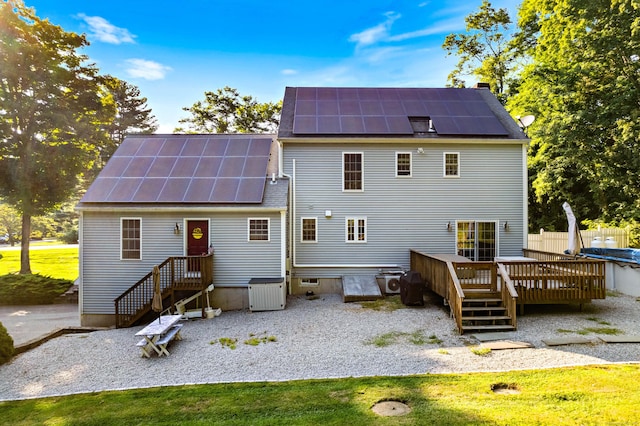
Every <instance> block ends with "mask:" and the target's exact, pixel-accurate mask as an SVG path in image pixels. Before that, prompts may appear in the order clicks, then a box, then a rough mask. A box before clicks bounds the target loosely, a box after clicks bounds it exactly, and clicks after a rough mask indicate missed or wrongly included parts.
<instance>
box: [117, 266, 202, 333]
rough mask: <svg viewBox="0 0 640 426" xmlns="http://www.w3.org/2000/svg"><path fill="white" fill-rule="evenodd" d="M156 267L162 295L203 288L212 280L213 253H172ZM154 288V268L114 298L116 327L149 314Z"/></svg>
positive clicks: (128, 324)
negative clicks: (181, 254)
mask: <svg viewBox="0 0 640 426" xmlns="http://www.w3.org/2000/svg"><path fill="white" fill-rule="evenodd" d="M158 267H159V269H160V276H159V278H160V289H161V290H162V296H163V298H165V297H167V296H169V295H173V292H174V291H177V290H193V291H202V290H204V289H205V288H206V287H207V286H208V285H210V284H212V283H213V255H206V256H174V257H170V258H168V259H167V260H165V261H164V262H162V263H161V264H159V265H158ZM153 291H154V285H153V271H150V272H149V273H148V274H147V275H145V276H144V277H143V278H142V279H140V280H139V281H138V282H137V283H135V284H134V285H132V286H131V287H130V288H129V289H127V290H126V291H125V292H124V293H122V294H121V295H120V296H118V297H117V298H116V299H115V300H114V302H115V315H116V327H117V328H121V327H129V326H131V325H132V324H133V323H135V322H136V321H138V320H139V319H140V318H142V317H143V316H144V315H145V314H146V313H148V312H149V311H150V310H151V302H152V300H153ZM203 294H204V293H203ZM172 302H173V300H172Z"/></svg>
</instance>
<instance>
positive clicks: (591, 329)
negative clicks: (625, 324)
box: [578, 327, 624, 336]
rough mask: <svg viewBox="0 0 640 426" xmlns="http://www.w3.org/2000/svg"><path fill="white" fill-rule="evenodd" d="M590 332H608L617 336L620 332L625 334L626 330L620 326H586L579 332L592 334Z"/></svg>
mask: <svg viewBox="0 0 640 426" xmlns="http://www.w3.org/2000/svg"><path fill="white" fill-rule="evenodd" d="M590 333H593V334H607V335H612V336H615V335H618V334H624V332H623V331H622V330H620V329H619V328H613V327H585V328H583V329H581V330H580V331H578V334H590Z"/></svg>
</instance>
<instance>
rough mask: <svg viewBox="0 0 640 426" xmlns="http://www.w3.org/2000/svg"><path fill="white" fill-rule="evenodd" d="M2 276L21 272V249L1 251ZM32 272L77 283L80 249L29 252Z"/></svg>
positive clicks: (68, 248) (69, 248)
mask: <svg viewBox="0 0 640 426" xmlns="http://www.w3.org/2000/svg"><path fill="white" fill-rule="evenodd" d="M0 254H1V255H2V258H1V259H0V276H1V275H6V274H16V273H18V272H20V249H14V250H6V249H4V250H3V249H0ZM29 259H30V263H31V272H32V273H34V274H40V275H44V276H48V277H53V278H61V279H66V280H71V281H75V279H76V278H78V247H77V246H76V247H65V248H46V249H38V250H30V251H29Z"/></svg>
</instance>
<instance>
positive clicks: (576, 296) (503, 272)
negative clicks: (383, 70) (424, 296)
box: [410, 250, 606, 332]
mask: <svg viewBox="0 0 640 426" xmlns="http://www.w3.org/2000/svg"><path fill="white" fill-rule="evenodd" d="M410 255H411V269H412V270H415V271H418V272H420V274H421V275H422V276H423V277H424V278H425V281H426V285H427V287H428V288H429V289H430V290H432V291H433V292H435V293H436V294H438V295H440V296H442V297H443V298H444V299H445V301H446V303H448V304H449V305H450V307H451V310H452V315H453V316H454V317H455V318H456V322H457V324H458V328H459V330H460V332H464V330H463V328H464V327H463V323H462V319H461V318H462V315H463V314H462V312H463V305H464V304H465V298H467V299H468V298H469V295H471V294H474V295H475V294H477V292H478V291H485V292H492V293H493V294H495V295H498V294H499V295H500V297H501V299H502V304H503V306H502V307H504V308H505V310H506V311H507V312H508V315H509V316H510V317H511V318H512V322H513V324H514V325H515V323H516V320H515V314H516V313H515V306H516V305H517V306H519V307H520V311H521V313H522V312H524V307H525V306H526V305H530V304H569V303H578V304H584V303H589V302H591V300H593V299H604V298H605V297H606V285H605V263H606V262H604V261H601V260H598V259H582V258H577V259H576V258H570V257H568V256H563V255H554V254H552V253H542V252H535V251H532V250H527V251H525V255H526V256H527V257H526V258H525V257H521V258H517V259H516V258H513V259H512V260H506V261H498V262H472V261H469V260H468V259H465V258H463V257H461V256H456V255H449V254H425V253H421V252H419V251H416V250H411V252H410Z"/></svg>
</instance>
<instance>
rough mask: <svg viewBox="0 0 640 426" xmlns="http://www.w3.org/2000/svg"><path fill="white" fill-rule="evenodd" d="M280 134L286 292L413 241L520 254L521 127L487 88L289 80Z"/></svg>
mask: <svg viewBox="0 0 640 426" xmlns="http://www.w3.org/2000/svg"><path fill="white" fill-rule="evenodd" d="M278 141H279V143H280V145H281V160H280V167H281V170H282V176H286V177H289V178H290V179H291V188H292V192H291V200H292V201H291V203H290V206H289V217H290V222H289V225H290V233H289V234H290V242H289V249H290V265H291V269H290V287H291V291H292V292H293V293H304V292H306V291H314V292H320V293H322V292H340V291H341V286H342V279H343V277H345V276H351V275H363V274H364V275H371V276H375V275H377V274H380V272H383V271H394V270H400V269H407V268H408V267H409V251H410V249H416V250H421V251H423V252H425V253H445V254H457V255H461V256H464V257H466V258H469V259H471V260H493V259H494V257H496V256H509V255H514V256H515V255H521V254H522V248H523V247H525V244H526V241H527V240H526V238H527V166H526V158H527V156H526V150H527V145H528V139H527V138H526V136H525V135H524V134H523V132H522V130H521V129H520V128H519V127H518V125H517V124H516V122H515V121H514V120H513V118H511V117H510V116H509V114H508V113H507V112H506V111H505V109H504V108H503V107H502V105H501V104H500V103H499V102H498V100H497V99H496V97H495V96H494V95H493V94H492V93H491V92H490V91H489V90H488V89H485V88H476V89H453V88H451V89H426V88H423V89H410V88H406V89H400V88H316V87H288V88H287V89H286V91H285V96H284V103H283V111H282V118H281V122H280V128H279V132H278ZM380 285H381V286H383V284H380ZM383 290H384V288H383Z"/></svg>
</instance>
